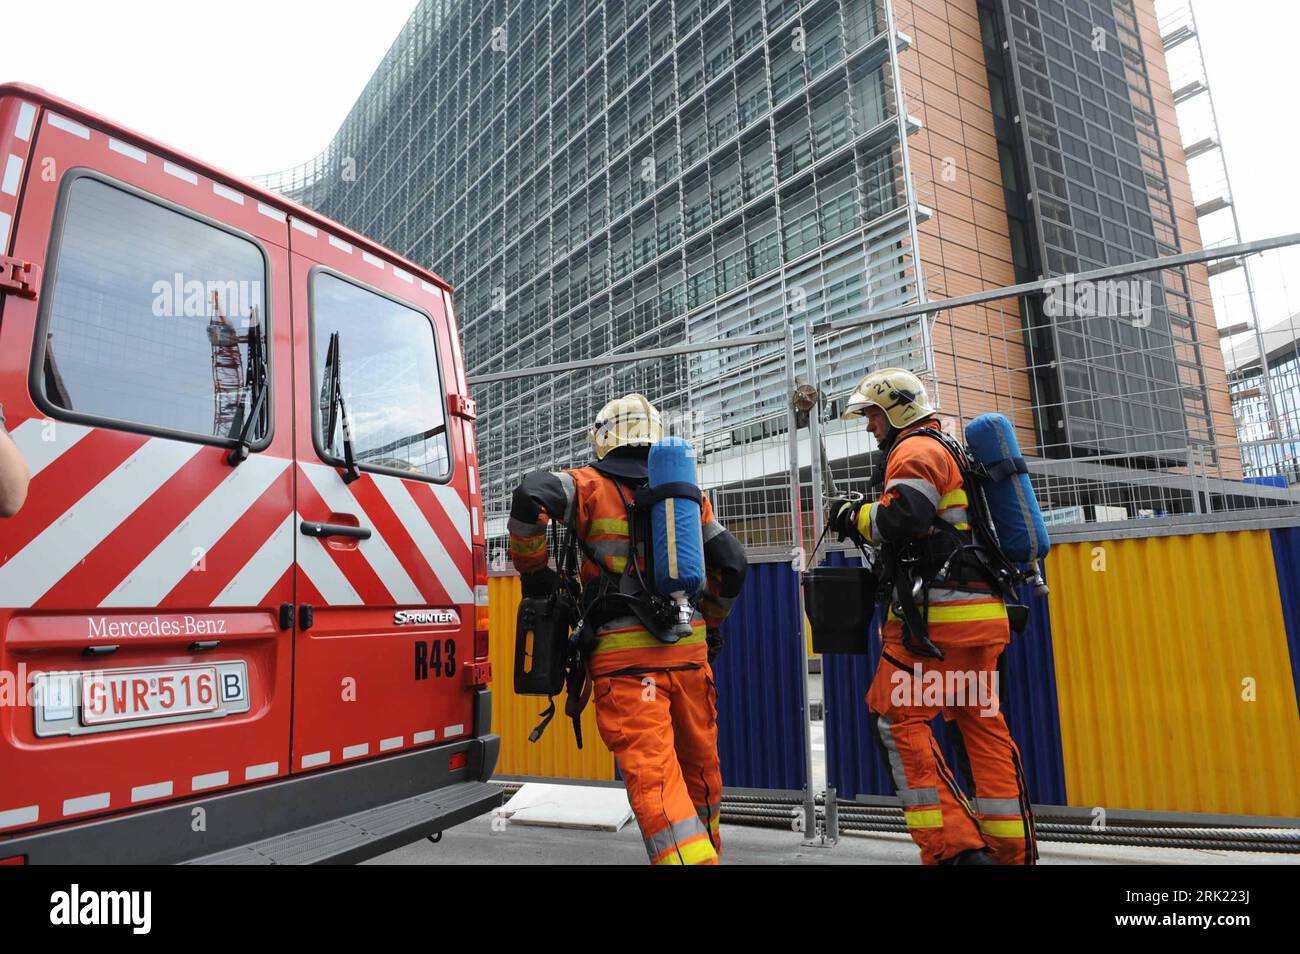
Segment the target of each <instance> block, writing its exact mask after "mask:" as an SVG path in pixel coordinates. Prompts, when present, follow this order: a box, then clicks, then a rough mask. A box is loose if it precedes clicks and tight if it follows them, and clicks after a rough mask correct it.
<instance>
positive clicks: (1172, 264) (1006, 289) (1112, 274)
mask: <svg viewBox="0 0 1300 954" xmlns="http://www.w3.org/2000/svg"><path fill="white" fill-rule="evenodd" d="M1288 245H1300V232H1296V233H1292V234H1291V235H1279V236H1277V237H1275V238H1269V239H1259V240H1257V241H1254V242H1242V243H1240V244H1238V245H1221V246H1218V247H1217V248H1204V249H1198V250H1197V251H1195V252H1181V253H1179V254H1178V255H1167V256H1165V257H1164V258H1148V259H1144V260H1143V261H1140V262H1130V263H1128V264H1127V265H1108V266H1106V267H1105V268H1097V269H1093V270H1092V271H1089V272H1076V273H1075V276H1074V280H1075V282H1076V283H1078V282H1081V281H1091V282H1095V281H1101V280H1103V279H1107V278H1123V277H1125V276H1127V275H1140V274H1142V273H1143V272H1158V271H1160V270H1162V269H1166V268H1177V267H1179V266H1182V265H1194V264H1196V263H1197V262H1214V261H1218V260H1219V259H1221V258H1237V257H1239V256H1246V255H1257V254H1259V253H1260V252H1268V251H1271V250H1273V249H1275V248H1285V247H1286V246H1288ZM1062 281H1063V279H1062V278H1043V279H1039V280H1038V281H1032V282H1022V283H1021V284H1019V285H1005V286H1003V287H1001V288H990V289H986V290H985V291H981V292H974V293H973V294H970V295H958V296H957V297H955V298H936V299H935V300H934V301H927V302H921V303H919V304H915V305H902V306H900V307H898V308H889V309H886V310H885V311H878V312H871V311H868V312H867V313H866V314H863V315H856V316H854V317H850V318H838V319H836V320H835V321H828V322H823V323H822V324H820V325H818V326H817V330H818V331H839V330H841V329H844V328H856V327H857V326H858V325H868V324H871V323H872V322H875V321H883V320H885V319H887V318H908V317H911V316H912V315H925V314H932V313H934V312H939V311H943V310H944V309H947V308H961V307H964V306H966V305H982V304H984V303H985V302H990V301H998V300H999V299H1002V298H1019V297H1020V296H1022V295H1033V294H1038V293H1041V292H1044V291H1046V290H1047V289H1049V288H1051V287H1053V286H1057V285H1060V283H1061V282H1062Z"/></svg>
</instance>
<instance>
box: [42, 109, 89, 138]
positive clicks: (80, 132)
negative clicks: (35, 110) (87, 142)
mask: <svg viewBox="0 0 1300 954" xmlns="http://www.w3.org/2000/svg"><path fill="white" fill-rule="evenodd" d="M46 116H47V121H48V122H49V124H50V125H51V126H53V127H54V128H55V129H62V130H63V131H64V132H67V133H72V135H74V136H79V137H80V138H82V139H89V138H90V130H89V129H87V128H86V127H85V126H83V125H81V123H76V122H73V121H72V120H71V119H67V118H66V117H64V116H60V115H59V114H58V113H47V114H46Z"/></svg>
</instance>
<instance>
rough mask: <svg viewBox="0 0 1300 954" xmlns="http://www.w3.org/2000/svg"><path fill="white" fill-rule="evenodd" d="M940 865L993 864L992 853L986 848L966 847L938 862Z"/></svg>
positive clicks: (994, 862)
mask: <svg viewBox="0 0 1300 954" xmlns="http://www.w3.org/2000/svg"><path fill="white" fill-rule="evenodd" d="M939 864H941V865H995V864H997V862H996V861H994V860H993V855H992V853H990V852H989V850H988V849H987V848H967V849H966V850H965V851H959V852H957V854H955V855H953V856H952V857H951V858H945V859H944V860H943V861H941V862H939Z"/></svg>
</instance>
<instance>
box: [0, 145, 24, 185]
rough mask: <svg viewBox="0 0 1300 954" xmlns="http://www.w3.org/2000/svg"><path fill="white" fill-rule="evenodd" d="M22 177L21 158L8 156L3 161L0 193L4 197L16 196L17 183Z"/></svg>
mask: <svg viewBox="0 0 1300 954" xmlns="http://www.w3.org/2000/svg"><path fill="white" fill-rule="evenodd" d="M22 177H23V157H22V156H15V155H12V154H11V155H10V156H9V158H8V159H6V160H5V174H4V178H3V179H0V192H3V193H5V194H6V195H17V194H18V181H19V180H20V179H22Z"/></svg>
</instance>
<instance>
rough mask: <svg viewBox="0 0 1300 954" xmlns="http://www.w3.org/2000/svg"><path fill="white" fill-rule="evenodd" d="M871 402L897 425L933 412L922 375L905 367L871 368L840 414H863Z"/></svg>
mask: <svg viewBox="0 0 1300 954" xmlns="http://www.w3.org/2000/svg"><path fill="white" fill-rule="evenodd" d="M872 404H874V405H875V406H876V407H878V408H880V409H881V410H882V411H884V412H885V416H886V417H887V418H889V423H890V424H892V425H893V426H894V427H895V428H898V429H902V428H904V427H907V426H908V425H909V424H915V423H916V422H917V421H919V420H922V419H924V418H926V417H929V416H930V415H931V414H933V413H934V407H933V406H931V404H930V397H929V395H928V394H926V393H925V385H923V384H922V383H921V379H920V378H918V377H917V376H916V375H915V374H913V373H912V372H911V371H904V370H903V369H902V368H882V369H881V370H879V371H872V372H871V373H870V374H868V375H867V376H866V377H865V378H863V379H862V380H861V381H859V382H858V386H857V387H856V388H854V389H853V393H852V394H850V395H849V403H848V406H847V407H846V408H845V410H844V413H843V414H842V415H841V417H842V418H851V417H862V416H863V415H865V414H866V413H867V408H868V407H869V406H870V405H872Z"/></svg>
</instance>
